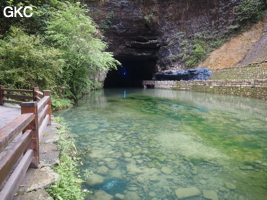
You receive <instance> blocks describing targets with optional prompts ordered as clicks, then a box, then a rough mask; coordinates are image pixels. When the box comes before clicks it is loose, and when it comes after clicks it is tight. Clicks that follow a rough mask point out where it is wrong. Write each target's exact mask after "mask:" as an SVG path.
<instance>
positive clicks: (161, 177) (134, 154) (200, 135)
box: [57, 89, 267, 200]
mask: <svg viewBox="0 0 267 200" xmlns="http://www.w3.org/2000/svg"><path fill="white" fill-rule="evenodd" d="M266 108H267V106H266V102H265V101H260V100H256V99H248V98H240V97H230V96H221V95H212V94H205V93H192V92H186V91H173V90H158V89H155V90H142V89H131V90H128V89H127V90H123V89H121V90H120V89H116V90H100V91H95V92H93V93H91V94H90V95H88V96H86V97H85V98H83V99H82V100H81V101H79V102H78V104H77V106H75V107H74V108H71V109H69V110H65V111H62V112H60V113H58V114H57V115H60V116H63V117H64V118H65V120H67V121H68V122H69V123H70V126H71V129H72V132H73V133H74V134H75V136H76V137H75V138H76V142H77V147H78V148H79V150H81V151H82V150H84V149H87V148H88V147H89V148H91V149H92V153H90V154H87V155H85V156H84V157H83V160H84V163H85V164H84V166H83V169H82V170H83V171H87V172H88V171H92V172H93V174H91V175H90V176H89V178H87V181H86V182H87V183H85V184H84V187H87V188H89V189H95V188H102V190H103V191H105V192H103V191H102V190H101V191H100V192H96V193H95V194H94V195H100V196H101V195H102V196H103V197H104V196H105V195H112V196H115V195H116V194H114V192H112V193H111V192H109V191H114V190H113V189H114V188H117V189H118V185H119V187H120V188H123V190H117V189H116V190H115V191H119V194H118V195H117V196H115V197H116V198H117V199H120V198H125V199H129V200H134V199H142V200H143V199H153V200H156V199H168V200H171V199H177V198H179V199H182V198H187V197H190V198H191V199H206V198H208V199H216V198H219V199H230V200H236V199H247V200H249V199H253V200H254V199H255V200H256V199H258V200H261V199H264V198H265V196H266V195H267V189H266V188H267V181H266V178H267V176H266V175H267V143H266V141H267V134H266V133H267V132H266V130H267V125H266V119H267V114H266V113H265V112H264V111H266V110H267V109H266ZM84 174H85V175H86V173H84ZM103 184H104V185H103ZM99 185H100V186H101V187H99ZM103 188H108V189H103ZM121 195H123V196H124V197H122V196H121ZM88 198H89V199H94V198H96V196H92V197H88ZM105 198H108V197H107V196H106V197H105Z"/></svg>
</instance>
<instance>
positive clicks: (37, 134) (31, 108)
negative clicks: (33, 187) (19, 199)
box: [0, 89, 52, 200]
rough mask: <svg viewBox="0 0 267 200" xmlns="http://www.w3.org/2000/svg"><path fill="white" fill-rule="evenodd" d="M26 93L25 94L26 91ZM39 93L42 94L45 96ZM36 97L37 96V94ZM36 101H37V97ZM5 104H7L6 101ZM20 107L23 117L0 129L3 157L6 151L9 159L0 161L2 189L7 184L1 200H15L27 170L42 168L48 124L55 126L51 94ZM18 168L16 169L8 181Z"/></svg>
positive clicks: (23, 103)
mask: <svg viewBox="0 0 267 200" xmlns="http://www.w3.org/2000/svg"><path fill="white" fill-rule="evenodd" d="M4 90H5V91H18V90H11V89H8V90H6V89H4ZM2 91H3V90H2ZM22 91H23V92H25V91H26V90H22ZM33 91H34V90H33ZM33 91H31V92H33ZM38 93H39V95H40V94H41V92H38ZM2 94H3V93H2ZM33 94H36V91H34V92H33ZM2 97H3V96H2ZM4 97H6V95H4ZM15 98H17V96H16V97H15ZM32 98H36V97H35V96H33V97H32ZM5 102H7V100H4V103H5ZM19 104H20V105H21V115H20V116H19V117H17V118H16V119H15V120H13V121H12V122H10V123H9V124H7V125H6V126H5V127H3V128H1V129H0V153H1V152H2V151H4V150H5V155H4V156H3V157H2V159H1V160H0V185H1V184H2V183H3V182H5V185H4V187H3V189H2V190H1V192H0V199H1V200H12V199H13V197H14V194H15V193H16V191H17V190H18V187H19V185H20V183H21V181H22V179H23V177H24V176H25V174H26V171H27V169H28V168H29V167H33V168H37V167H38V164H39V161H40V160H39V159H40V153H39V146H40V145H39V142H40V140H41V138H42V136H43V133H44V130H45V128H46V126H47V124H51V114H52V111H51V96H50V91H49V90H45V91H43V98H42V99H40V100H39V102H36V101H35V102H19ZM21 132H22V136H21V137H19V139H17V141H16V142H15V143H14V144H13V146H12V148H9V149H6V147H7V146H8V145H9V144H10V143H11V142H12V141H13V140H14V139H15V138H16V137H17V136H18V135H19V134H20V133H21ZM15 165H16V168H15V169H14V171H13V172H12V174H11V176H10V177H8V176H9V174H10V172H11V171H12V169H13V168H14V166H15ZM6 179H7V180H6Z"/></svg>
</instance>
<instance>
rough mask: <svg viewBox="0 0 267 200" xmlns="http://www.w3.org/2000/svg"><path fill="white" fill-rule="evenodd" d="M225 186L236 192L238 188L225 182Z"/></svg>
mask: <svg viewBox="0 0 267 200" xmlns="http://www.w3.org/2000/svg"><path fill="white" fill-rule="evenodd" d="M224 185H225V187H226V188H227V189H229V190H235V189H236V186H235V185H233V184H232V183H228V182H225V183H224Z"/></svg>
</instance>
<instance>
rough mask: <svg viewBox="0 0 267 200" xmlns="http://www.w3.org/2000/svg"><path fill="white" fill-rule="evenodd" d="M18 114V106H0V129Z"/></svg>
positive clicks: (19, 112)
mask: <svg viewBox="0 0 267 200" xmlns="http://www.w3.org/2000/svg"><path fill="white" fill-rule="evenodd" d="M20 115H21V111H20V106H0V129H1V128H3V127H4V126H5V125H7V124H8V123H9V122H11V121H13V120H14V119H16V118H17V117H18V116H20Z"/></svg>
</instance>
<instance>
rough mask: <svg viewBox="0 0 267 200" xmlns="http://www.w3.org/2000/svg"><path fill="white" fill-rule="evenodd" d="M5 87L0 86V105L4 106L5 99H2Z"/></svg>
mask: <svg viewBox="0 0 267 200" xmlns="http://www.w3.org/2000/svg"><path fill="white" fill-rule="evenodd" d="M4 89H5V86H3V85H0V105H2V106H3V105H4V99H5V97H4V94H5V90H4Z"/></svg>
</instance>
